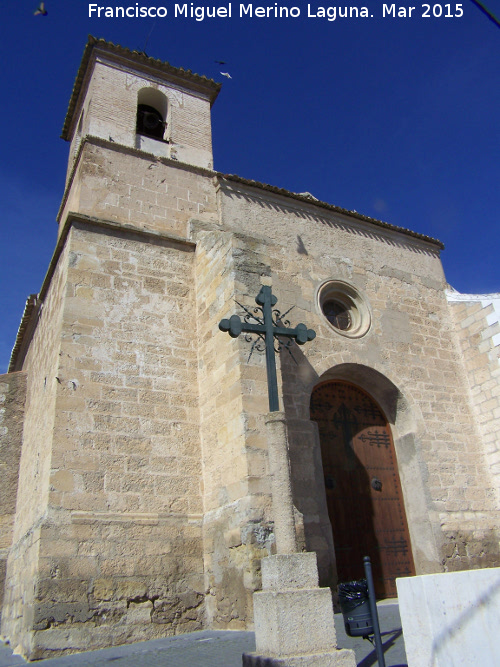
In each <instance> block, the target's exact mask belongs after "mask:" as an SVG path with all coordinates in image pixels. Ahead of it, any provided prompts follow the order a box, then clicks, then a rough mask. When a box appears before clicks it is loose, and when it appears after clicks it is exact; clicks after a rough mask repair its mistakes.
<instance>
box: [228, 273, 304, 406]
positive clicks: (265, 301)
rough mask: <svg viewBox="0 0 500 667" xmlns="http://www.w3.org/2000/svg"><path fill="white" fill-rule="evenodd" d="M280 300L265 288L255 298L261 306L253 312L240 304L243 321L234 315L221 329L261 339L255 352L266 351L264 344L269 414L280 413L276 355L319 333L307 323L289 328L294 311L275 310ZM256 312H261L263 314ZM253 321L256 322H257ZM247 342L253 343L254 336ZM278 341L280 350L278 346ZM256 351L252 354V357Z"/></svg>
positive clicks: (253, 346) (254, 344) (267, 287)
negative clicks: (289, 317) (289, 314)
mask: <svg viewBox="0 0 500 667" xmlns="http://www.w3.org/2000/svg"><path fill="white" fill-rule="evenodd" d="M277 301H278V299H277V297H276V296H275V295H274V294H273V293H272V291H271V288H270V287H269V286H267V285H264V286H263V287H261V290H260V292H259V293H258V294H257V296H256V297H255V302H256V303H257V305H258V306H259V307H258V308H254V312H253V313H252V312H251V311H250V310H249V309H248V308H245V306H242V305H241V304H239V303H238V305H239V306H240V307H241V308H243V310H244V311H245V313H246V315H245V316H244V318H243V321H242V320H241V318H240V317H239V316H238V315H231V317H230V318H229V319H228V320H227V319H224V320H221V321H220V322H219V329H220V330H221V331H228V332H229V335H230V336H231V338H237V337H238V336H239V335H240V333H242V332H244V333H246V334H247V335H248V334H257V336H258V338H257V340H256V341H255V342H254V343H253V345H252V352H253V350H254V348H257V349H258V350H261V351H262V350H263V349H264V348H261V347H258V344H259V341H264V344H265V351H266V369H267V390H268V394H269V412H277V411H278V410H279V400H278V379H277V377H276V359H275V356H274V354H275V352H279V351H280V350H281V349H282V348H283V347H289V346H290V345H291V343H292V341H293V339H295V340H296V342H297V344H298V345H304V343H307V341H309V340H313V339H314V338H315V337H316V332H315V331H313V330H312V329H308V328H307V327H306V325H305V324H297V326H296V327H295V329H292V328H291V327H290V326H287V325H289V324H290V323H289V322H288V321H287V320H283V318H284V317H285V315H286V314H287V313H288V312H290V310H291V308H290V310H287V312H286V313H284V314H283V315H281V313H280V312H279V310H275V309H273V307H274V306H275V305H276V302H277ZM256 313H260V315H259V314H256ZM250 320H254V322H251V321H250ZM282 338H287V339H288V340H287V342H286V343H284V342H283V341H282V340H281V339H282ZM247 339H248V340H251V338H250V336H248V338H247ZM275 341H277V343H278V347H275ZM252 352H250V356H251V354H252Z"/></svg>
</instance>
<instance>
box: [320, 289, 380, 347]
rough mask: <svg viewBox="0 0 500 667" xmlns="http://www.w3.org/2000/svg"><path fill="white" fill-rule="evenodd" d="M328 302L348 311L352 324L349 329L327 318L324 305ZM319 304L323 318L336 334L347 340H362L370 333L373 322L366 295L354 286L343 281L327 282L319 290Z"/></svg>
mask: <svg viewBox="0 0 500 667" xmlns="http://www.w3.org/2000/svg"><path fill="white" fill-rule="evenodd" d="M328 301H334V302H336V303H338V304H340V305H341V306H343V307H344V308H345V310H347V311H348V313H349V317H350V320H351V323H350V326H349V327H348V328H347V329H341V328H339V327H336V326H335V325H334V324H332V322H330V320H329V319H328V318H327V316H326V315H325V312H324V305H325V303H327V302H328ZM317 304H318V308H319V312H320V313H321V316H322V317H323V318H324V320H325V321H326V322H327V323H328V326H329V327H330V328H331V329H332V331H335V333H337V334H339V335H341V336H345V337H346V338H361V337H362V336H364V335H366V334H367V333H368V331H369V329H370V326H371V321H372V317H371V312H370V308H369V306H368V302H367V300H366V298H365V297H364V295H363V294H361V292H360V291H359V290H358V289H357V288H356V287H354V286H353V285H351V284H349V283H346V282H344V281H343V280H325V281H324V282H323V283H322V284H321V285H320V286H319V288H318V297H317Z"/></svg>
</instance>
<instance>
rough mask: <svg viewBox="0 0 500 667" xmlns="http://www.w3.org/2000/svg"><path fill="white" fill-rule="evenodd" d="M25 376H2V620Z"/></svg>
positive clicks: (0, 589) (15, 490) (0, 514)
mask: <svg viewBox="0 0 500 667" xmlns="http://www.w3.org/2000/svg"><path fill="white" fill-rule="evenodd" d="M25 400H26V374H25V373H7V374H5V375H0V476H1V478H2V493H1V494H0V618H1V613H2V605H3V596H4V585H5V574H6V569H7V556H8V553H9V549H10V547H11V544H12V534H13V529H14V519H15V514H16V499H17V483H18V479H19V459H20V457H21V446H22V441H23V421H24V403H25Z"/></svg>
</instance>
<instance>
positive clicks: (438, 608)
mask: <svg viewBox="0 0 500 667" xmlns="http://www.w3.org/2000/svg"><path fill="white" fill-rule="evenodd" d="M396 585H397V589H398V600H399V611H400V615H401V623H402V626H403V632H404V638H405V647H406V655H407V658H408V667H429V665H433V667H451V666H455V665H456V666H457V667H458V665H485V666H486V665H492V666H493V665H497V664H498V639H497V635H498V627H499V625H500V568H491V569H484V570H468V571H463V572H446V573H444V574H429V575H423V576H418V577H406V578H404V579H397V580H396Z"/></svg>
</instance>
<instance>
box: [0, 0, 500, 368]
mask: <svg viewBox="0 0 500 667" xmlns="http://www.w3.org/2000/svg"><path fill="white" fill-rule="evenodd" d="M97 4H98V6H110V7H113V8H114V7H115V6H124V7H132V8H135V6H136V5H137V6H139V7H141V6H142V7H159V6H162V7H166V8H167V11H168V14H167V17H166V18H162V19H156V20H154V19H151V18H118V19H116V18H113V19H112V18H104V17H103V16H101V18H97V17H95V18H89V16H88V14H89V3H88V2H83V1H82V0H46V2H45V7H46V9H47V10H48V15H47V16H44V17H43V16H34V15H33V11H34V10H35V9H36V7H37V0H4V2H3V4H2V27H1V29H0V30H1V40H0V52H1V58H2V68H1V70H0V85H1V90H2V91H3V93H4V94H3V100H4V103H3V104H2V106H1V123H2V128H3V131H2V139H1V142H0V158H1V159H0V196H1V201H2V215H1V218H0V300H1V301H0V311H1V313H2V317H1V319H0V372H4V371H5V370H6V368H7V365H8V360H9V357H10V352H11V349H12V346H13V344H14V340H15V336H16V332H17V328H18V326H19V322H20V318H21V315H22V312H23V309H24V303H25V300H26V297H27V296H28V294H31V293H36V292H38V291H39V289H40V286H41V284H42V281H43V277H44V275H45V272H46V269H47V266H48V263H49V260H50V257H51V254H52V251H53V248H54V244H55V239H56V234H57V223H56V220H55V219H56V214H57V211H58V208H59V203H60V200H61V196H62V192H63V186H64V177H65V169H66V160H67V151H68V145H67V144H66V142H64V141H63V140H62V139H60V138H59V137H60V134H61V130H62V125H63V121H64V117H65V114H66V109H67V105H68V101H69V97H70V94H71V90H72V86H73V82H74V79H75V75H76V72H77V69H78V66H79V63H80V59H81V56H82V53H83V49H84V46H85V43H86V41H87V35H88V34H89V33H90V34H92V35H94V36H96V37H103V38H105V39H107V40H109V41H112V42H115V43H118V44H120V45H122V46H126V47H128V48H130V49H138V50H142V49H144V47H145V44H146V40H147V39H148V36H149V40H148V42H147V46H146V48H145V50H146V52H147V53H148V55H150V56H154V57H155V58H160V59H162V60H167V61H168V62H170V63H171V64H172V65H175V66H178V67H184V68H186V69H191V70H193V71H194V72H197V73H199V74H205V75H207V76H209V77H212V78H215V79H216V80H218V81H221V80H222V81H223V82H224V85H223V88H222V91H221V93H220V95H219V97H218V99H217V101H216V103H215V105H214V107H213V110H212V128H213V145H214V160H215V168H216V169H217V170H219V171H222V172H225V173H233V174H238V175H240V176H243V177H245V178H251V179H255V180H258V181H261V182H264V183H270V184H272V185H276V186H279V187H283V188H286V189H289V190H292V191H294V192H304V191H308V192H311V193H312V194H313V195H314V196H315V197H317V198H318V199H321V200H323V201H326V202H329V203H332V204H335V205H337V206H341V207H344V208H347V209H354V210H357V211H359V212H360V213H363V214H365V215H369V216H373V217H375V218H378V219H381V220H384V221H387V222H390V223H392V224H395V225H399V226H402V227H407V228H410V229H412V230H414V231H417V232H421V233H423V234H428V235H430V236H433V237H435V238H439V239H440V240H441V241H443V242H444V244H445V246H446V249H445V251H444V252H443V254H442V259H443V264H444V268H445V272H446V275H447V278H448V281H449V282H450V284H451V285H453V286H454V287H455V288H456V289H458V290H459V291H460V292H471V293H478V292H479V293H485V292H498V291H500V276H499V271H498V256H499V248H500V218H499V211H500V179H499V155H500V122H499V121H500V85H499V72H500V29H499V28H498V27H497V26H496V25H495V24H494V23H493V22H492V21H490V20H488V18H487V17H486V16H485V15H484V14H482V13H481V12H480V11H479V10H478V9H477V7H476V6H474V5H473V4H472V2H470V0H467V2H464V3H461V4H460V3H457V4H451V5H448V4H442V5H430V12H429V13H430V14H431V16H430V17H429V18H424V17H422V14H423V13H424V12H425V7H426V5H422V4H417V3H413V4H410V3H409V4H408V5H401V6H402V7H409V6H413V5H414V6H415V10H413V12H412V17H411V18H408V17H407V18H392V17H390V16H385V17H384V16H383V5H384V3H382V2H379V1H378V0H366V5H363V4H362V3H354V2H350V3H349V4H341V3H339V4H338V5H333V3H332V4H330V5H329V4H327V3H306V2H303V1H302V0H290V1H287V2H282V3H281V2H280V3H278V6H288V7H293V6H294V7H298V8H299V9H300V17H298V18H289V19H285V18H281V19H279V18H278V19H276V18H271V17H270V18H256V17H254V18H249V17H248V16H247V17H244V18H240V16H239V6H240V3H235V2H232V3H231V5H232V17H231V18H215V19H205V20H204V21H195V20H194V19H191V18H184V17H179V16H178V17H175V16H174V7H175V3H174V2H170V0H158V2H151V1H150V0H143V1H142V0H138V1H136V0H132V1H130V2H121V1H120V0H117V1H114V0H111V1H110V2H109V4H106V2H105V1H103V2H102V3H97ZM179 4H182V3H179ZM187 4H188V9H189V8H190V5H191V3H187ZM192 4H193V6H210V7H213V6H221V7H223V6H227V5H228V4H229V3H227V2H220V1H218V0H213V2H212V4H210V3H209V2H208V3H207V4H206V5H203V4H202V3H201V2H200V3H198V2H196V1H194V2H193V3H192ZM244 4H245V5H248V4H249V3H247V2H245V3H244ZM308 4H309V5H310V10H309V11H308ZM386 4H391V3H386ZM486 4H487V6H488V8H489V9H490V10H491V11H492V12H493V13H494V14H496V16H500V0H486ZM274 5H275V3H274V2H270V3H269V6H272V7H274ZM350 5H352V6H357V7H358V8H361V7H363V6H366V7H368V11H369V14H370V16H369V17H368V18H361V17H359V18H339V17H337V18H336V20H335V21H328V20H326V19H325V18H320V17H319V16H318V14H319V13H320V12H319V10H318V8H319V7H320V6H324V7H328V6H331V7H334V6H335V7H342V8H344V7H345V6H350ZM258 6H263V5H260V4H259V3H253V7H254V8H255V7H258ZM264 6H267V5H264ZM399 6H400V5H396V7H399ZM440 8H442V13H443V15H442V16H440V17H439V16H433V13H436V14H439V13H440ZM462 11H463V16H461V17H460V16H455V14H460V13H461V12H462ZM308 13H309V14H311V16H308ZM447 13H448V14H452V16H449V17H446V16H445V14H447ZM313 15H315V16H313ZM215 60H224V61H226V62H227V65H225V66H224V67H219V66H218V65H217V64H216V63H215V62H214V61H215ZM221 69H222V71H228V72H229V73H230V74H231V76H232V79H231V80H227V79H225V78H224V77H222V76H221V74H220V71H221Z"/></svg>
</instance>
